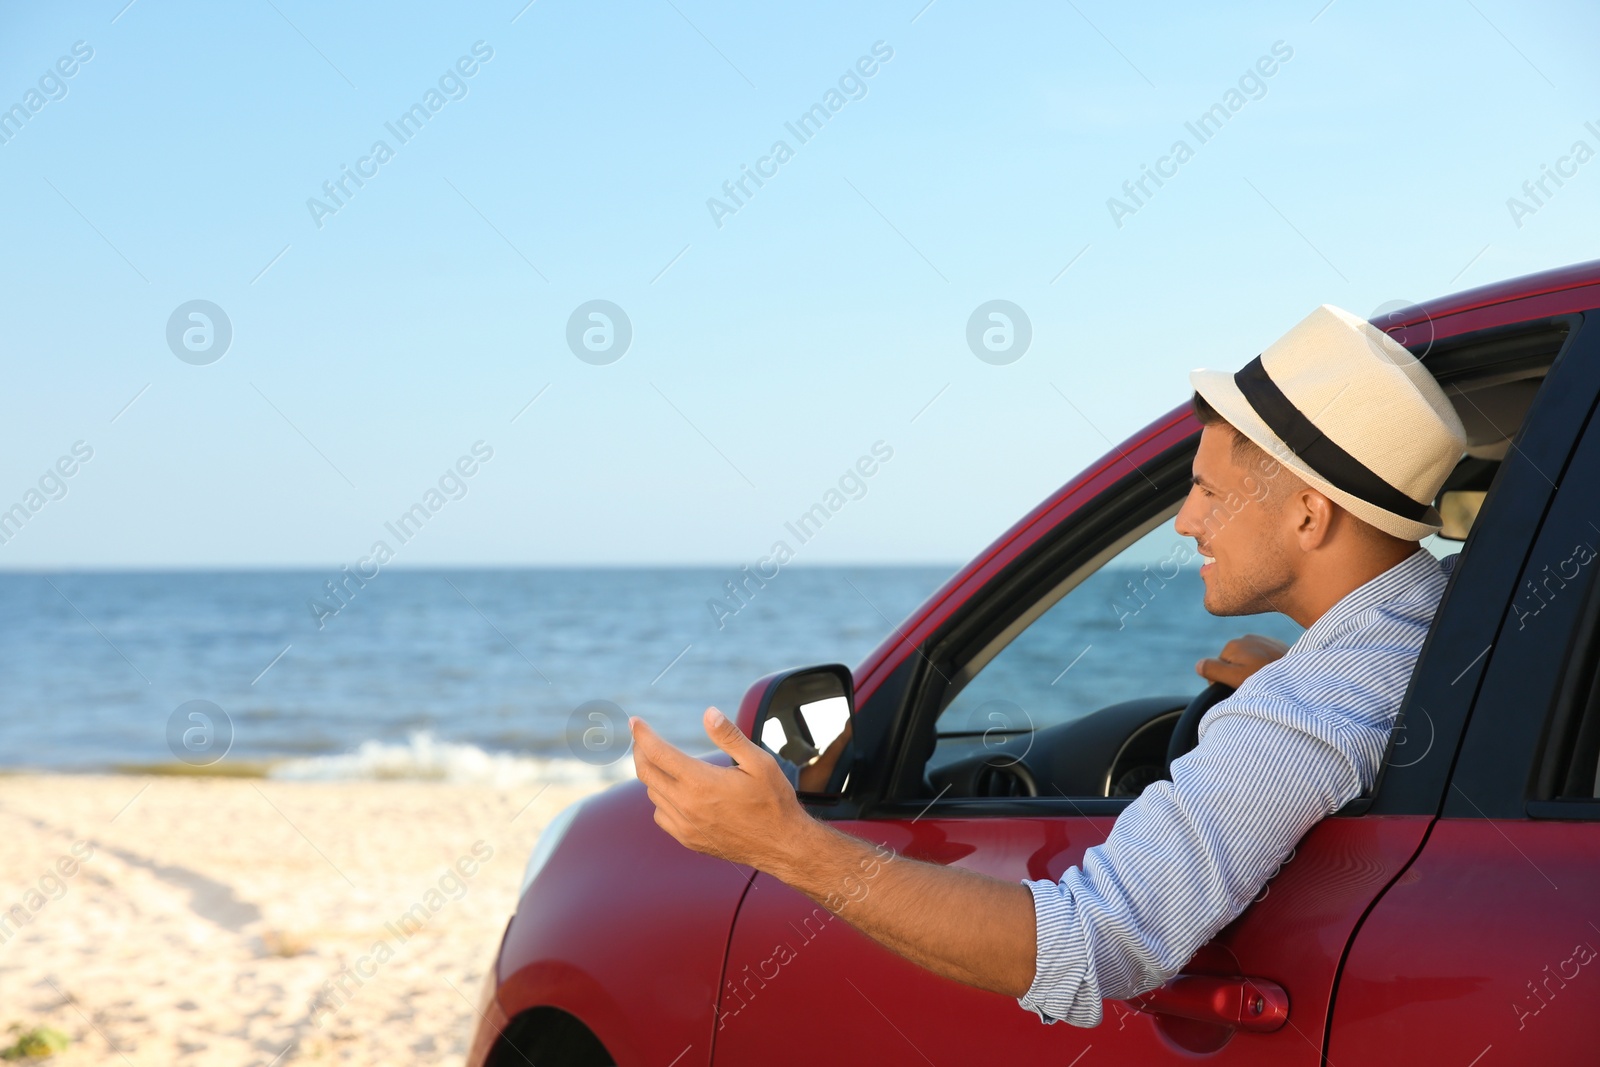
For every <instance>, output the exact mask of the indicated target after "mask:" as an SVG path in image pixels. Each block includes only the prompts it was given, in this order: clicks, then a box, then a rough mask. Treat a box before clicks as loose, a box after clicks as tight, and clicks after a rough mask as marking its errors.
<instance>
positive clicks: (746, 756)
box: [702, 708, 761, 763]
mask: <svg viewBox="0 0 1600 1067" xmlns="http://www.w3.org/2000/svg"><path fill="white" fill-rule="evenodd" d="M702 720H703V722H704V723H705V728H706V736H707V737H709V738H711V743H712V744H714V745H716V746H717V747H718V748H720V749H722V751H724V752H726V753H727V754H728V755H730V756H732V757H733V758H734V759H735V760H738V761H739V762H741V763H748V762H749V761H750V759H751V757H752V755H753V754H754V753H756V752H760V751H761V750H760V749H759V748H757V747H756V743H755V742H754V741H752V740H750V739H749V738H748V737H746V736H745V735H744V732H743V731H742V730H740V729H739V727H738V726H737V725H735V724H734V722H733V720H731V719H729V718H728V717H727V716H726V715H724V714H722V712H720V711H718V710H717V709H716V708H707V709H706V713H705V715H704V716H703V717H702Z"/></svg>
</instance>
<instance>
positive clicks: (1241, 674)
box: [1194, 659, 1245, 689]
mask: <svg viewBox="0 0 1600 1067" xmlns="http://www.w3.org/2000/svg"><path fill="white" fill-rule="evenodd" d="M1194 669H1195V673H1196V674H1198V675H1200V677H1202V678H1204V679H1205V680H1206V681H1208V682H1220V683H1222V684H1223V685H1229V686H1232V687H1233V688H1235V689H1237V688H1239V685H1240V683H1242V682H1243V681H1244V679H1245V670H1244V668H1243V667H1241V666H1239V665H1238V664H1237V663H1228V662H1227V661H1225V660H1220V659H1203V660H1201V661H1200V662H1199V663H1196V664H1195V665H1194Z"/></svg>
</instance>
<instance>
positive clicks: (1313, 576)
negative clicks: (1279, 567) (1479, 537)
mask: <svg viewBox="0 0 1600 1067" xmlns="http://www.w3.org/2000/svg"><path fill="white" fill-rule="evenodd" d="M1421 547H1422V546H1421V545H1420V544H1419V543H1418V542H1415V541H1401V542H1396V543H1391V544H1385V545H1381V546H1372V547H1371V548H1367V547H1365V546H1363V550H1362V551H1358V552H1351V553H1348V554H1347V555H1345V557H1344V558H1338V559H1317V558H1315V557H1313V559H1311V560H1310V561H1308V564H1309V565H1308V567H1307V571H1306V573H1305V574H1304V575H1303V576H1302V579H1301V581H1300V582H1298V583H1297V588H1296V590H1295V592H1296V593H1297V594H1300V595H1298V596H1296V597H1295V598H1294V601H1295V602H1294V603H1293V604H1292V605H1291V610H1290V611H1288V612H1286V613H1285V614H1287V615H1288V616H1289V617H1290V618H1291V619H1293V620H1294V621H1295V622H1297V623H1299V624H1300V625H1301V626H1303V627H1305V628H1306V629H1310V628H1311V625H1312V623H1314V622H1316V621H1317V620H1318V619H1320V618H1322V616H1324V615H1326V614H1327V613H1328V610H1329V609H1330V608H1332V607H1333V606H1334V605H1335V604H1337V603H1338V602H1339V601H1341V600H1343V599H1344V598H1345V597H1347V596H1349V595H1350V594H1351V593H1352V592H1354V591H1355V590H1357V589H1359V588H1361V587H1362V586H1363V585H1366V584H1367V583H1368V582H1370V581H1372V579H1374V578H1376V577H1377V576H1378V575H1380V574H1382V573H1383V572H1385V571H1387V570H1389V569H1391V568H1393V567H1395V566H1398V565H1399V564H1401V563H1403V562H1405V561H1406V560H1408V559H1410V558H1411V557H1412V556H1413V555H1414V554H1415V553H1416V552H1417V551H1418V550H1419V549H1420V548H1421Z"/></svg>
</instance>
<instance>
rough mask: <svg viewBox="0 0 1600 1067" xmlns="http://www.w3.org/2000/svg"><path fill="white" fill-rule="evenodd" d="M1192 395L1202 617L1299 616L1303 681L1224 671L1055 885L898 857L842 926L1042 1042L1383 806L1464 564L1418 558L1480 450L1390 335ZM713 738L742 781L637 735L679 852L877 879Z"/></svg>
mask: <svg viewBox="0 0 1600 1067" xmlns="http://www.w3.org/2000/svg"><path fill="white" fill-rule="evenodd" d="M1189 380H1190V383H1191V384H1192V385H1193V386H1194V389H1195V396H1194V400H1193V403H1194V406H1195V410H1196V414H1197V415H1198V416H1199V418H1200V421H1201V423H1202V425H1203V427H1204V428H1203V429H1202V431H1201V435H1200V445H1199V449H1198V451H1197V453H1196V455H1195V459H1194V465H1193V472H1192V473H1193V485H1192V487H1191V490H1190V493H1189V497H1188V499H1187V501H1186V502H1185V503H1184V506H1183V508H1182V510H1180V511H1179V513H1178V517H1177V520H1176V523H1175V528H1176V529H1177V531H1178V533H1180V534H1182V535H1184V536H1188V537H1193V538H1194V539H1195V540H1196V542H1197V546H1198V548H1199V552H1200V554H1201V556H1202V558H1203V561H1204V564H1203V566H1202V567H1201V568H1200V576H1201V578H1202V580H1203V581H1204V583H1205V606H1206V609H1207V610H1208V611H1210V612H1211V613H1212V614H1215V615H1249V614H1256V613H1259V612H1264V611H1278V612H1282V613H1283V614H1285V615H1287V616H1289V617H1290V618H1292V619H1294V621H1295V622H1297V623H1299V624H1300V625H1302V626H1304V627H1306V630H1305V633H1303V634H1302V635H1301V636H1300V638H1299V639H1298V640H1297V641H1296V642H1295V644H1294V646H1293V647H1291V648H1289V649H1288V650H1287V652H1286V653H1285V654H1283V655H1281V657H1280V656H1279V655H1278V652H1279V650H1278V649H1277V648H1274V647H1272V646H1271V644H1270V643H1268V642H1266V641H1265V639H1252V638H1246V639H1244V640H1243V641H1241V642H1237V643H1236V642H1230V643H1229V648H1228V649H1225V650H1224V653H1223V656H1222V657H1221V660H1222V661H1231V662H1218V661H1202V663H1201V664H1199V665H1197V669H1198V670H1199V671H1200V672H1201V673H1202V674H1206V675H1207V676H1208V677H1214V678H1223V680H1229V679H1237V682H1236V683H1235V684H1237V685H1238V688H1237V691H1236V692H1235V693H1234V694H1233V695H1231V696H1230V697H1228V698H1227V699H1225V700H1223V701H1221V702H1219V703H1218V704H1217V705H1216V706H1215V707H1213V708H1212V709H1211V710H1210V712H1208V713H1207V715H1206V716H1205V718H1204V719H1203V720H1202V721H1201V724H1200V742H1199V744H1198V745H1197V746H1196V747H1195V749H1194V750H1193V751H1191V752H1190V753H1189V754H1187V755H1185V756H1183V757H1182V758H1180V759H1178V760H1175V761H1174V762H1173V764H1172V780H1171V781H1170V782H1168V781H1158V782H1155V783H1152V784H1151V785H1150V786H1148V787H1147V788H1146V789H1145V790H1144V792H1143V793H1142V794H1140V796H1139V797H1138V799H1136V800H1135V801H1134V802H1133V803H1131V804H1130V805H1129V806H1128V807H1127V808H1126V809H1125V810H1124V811H1123V812H1122V814H1121V815H1120V816H1119V817H1118V818H1117V821H1116V824H1115V825H1114V827H1113V828H1112V831H1111V834H1110V835H1109V836H1108V837H1107V839H1106V841H1105V843H1104V844H1102V845H1099V846H1096V847H1094V848H1091V849H1089V850H1088V851H1087V852H1086V853H1085V854H1084V859H1083V864H1082V865H1081V866H1080V867H1073V868H1070V869H1069V870H1068V871H1067V872H1066V873H1065V874H1064V875H1062V877H1061V878H1060V879H1059V880H1058V881H1050V880H1048V879H1036V880H1023V881H1021V882H1020V883H1018V882H1006V881H1002V880H999V879H995V878H990V877H987V876H983V875H979V874H975V873H973V872H970V871H964V870H961V869H959V868H955V867H944V866H940V865H937V864H930V863H921V862H917V861H912V860H907V859H904V858H897V859H895V860H894V861H893V862H891V863H887V864H882V865H881V867H880V869H879V872H878V874H877V875H876V877H875V878H874V884H873V890H872V893H871V894H869V895H867V896H866V897H865V898H864V899H862V900H860V901H858V902H855V903H853V904H852V905H851V907H850V909H849V911H848V913H847V914H845V915H844V916H843V917H844V918H845V920H846V921H847V922H849V923H850V924H851V925H853V926H855V927H857V928H858V929H860V930H861V931H862V932H863V933H865V934H867V935H868V936H869V937H871V938H873V939H874V940H876V941H878V942H879V943H881V944H883V945H885V946H887V947H888V948H890V949H892V950H893V951H895V952H897V953H899V954H900V955H902V956H905V957H906V958H908V959H910V960H912V961H914V962H916V963H918V964H920V965H922V966H924V967H926V968H928V969H929V970H932V971H934V972H935V973H938V974H941V975H945V976H946V977H949V978H953V979H955V980H957V981H960V982H965V983H967V984H969V985H973V986H977V987H979V988H982V989H988V990H993V991H995V992H999V993H1004V994H1006V995H1008V996H1012V997H1016V998H1017V999H1018V1003H1019V1004H1020V1005H1022V1006H1023V1007H1024V1008H1027V1009H1029V1010H1032V1011H1035V1012H1037V1013H1038V1014H1039V1017H1040V1018H1041V1019H1043V1020H1045V1021H1046V1022H1054V1021H1056V1020H1060V1019H1065V1020H1066V1021H1068V1022H1069V1023H1072V1024H1074V1025H1078V1026H1095V1025H1098V1024H1099V1022H1100V1021H1101V1013H1102V1005H1101V1001H1102V998H1118V999H1125V998H1128V997H1133V996H1137V995H1139V994H1140V993H1143V992H1146V991H1148V990H1150V989H1153V988H1154V987H1156V986H1158V985H1160V984H1161V983H1162V982H1163V981H1165V980H1166V979H1167V978H1169V977H1171V976H1172V975H1174V974H1176V973H1177V972H1178V971H1179V970H1180V969H1181V968H1182V967H1183V965H1184V964H1185V963H1187V962H1188V960H1189V958H1190V957H1191V956H1192V955H1193V954H1194V952H1195V950H1196V949H1198V948H1200V947H1201V946H1202V945H1204V944H1205V943H1206V942H1207V941H1209V940H1210V939H1211V937H1212V936H1213V935H1214V934H1215V933H1216V932H1217V931H1218V930H1220V929H1221V928H1222V927H1224V926H1225V925H1227V924H1228V923H1229V922H1230V921H1231V920H1232V919H1233V918H1234V917H1235V916H1237V915H1238V914H1239V913H1240V912H1241V911H1243V910H1244V908H1245V907H1246V905H1247V904H1248V903H1249V902H1250V901H1251V900H1253V899H1254V898H1255V897H1256V896H1257V895H1258V894H1259V892H1260V890H1261V887H1262V886H1263V885H1265V883H1266V882H1267V880H1268V879H1269V878H1271V877H1272V874H1273V872H1275V871H1276V870H1277V868H1278V866H1279V865H1280V864H1281V863H1282V862H1283V861H1284V860H1285V859H1286V858H1287V857H1288V856H1289V854H1290V853H1291V852H1292V850H1293V848H1294V846H1295V844H1296V843H1297V842H1298V841H1299V839H1300V838H1301V837H1302V836H1303V835H1304V834H1305V832H1306V831H1307V830H1309V829H1310V828H1311V827H1312V826H1313V825H1315V824H1316V823H1317V822H1318V821H1319V820H1320V819H1322V818H1323V817H1325V816H1327V815H1329V814H1331V813H1332V812H1334V811H1336V810H1338V809H1339V808H1340V807H1342V806H1343V805H1344V804H1345V803H1346V802H1348V801H1349V800H1351V799H1353V798H1355V797H1357V796H1359V795H1361V794H1362V793H1363V792H1365V791H1368V790H1370V789H1371V788H1372V786H1373V783H1374V780H1375V779H1376V776H1377V772H1378V767H1379V763H1380V762H1381V760H1382V757H1383V752H1384V750H1385V748H1386V746H1387V743H1388V740H1389V734H1390V731H1391V729H1392V727H1393V725H1394V718H1395V714H1396V712H1397V711H1398V709H1399V705H1400V701H1401V698H1402V696H1403V695H1404V692H1405V688H1406V685H1407V682H1408V681H1409V679H1410V676H1411V671H1412V668H1413V667H1414V666H1415V662H1416V658H1417V654H1418V652H1419V651H1420V649H1421V646H1422V641H1423V638H1424V637H1425V636H1426V634H1427V631H1428V627H1429V624H1430V623H1431V621H1432V618H1433V613H1434V610H1435V608H1436V607H1437V605H1438V602H1439V598H1440V596H1441V595H1442V593H1443V590H1444V586H1445V582H1446V580H1447V576H1448V575H1449V573H1450V570H1451V568H1452V565H1453V564H1454V562H1455V559H1456V557H1455V556H1451V557H1449V558H1448V559H1446V560H1443V561H1436V560H1435V559H1434V558H1433V556H1432V555H1431V554H1429V553H1428V551H1427V550H1426V549H1423V548H1422V547H1421V546H1420V545H1419V544H1418V542H1419V541H1420V539H1421V538H1423V537H1425V536H1427V535H1428V534H1430V533H1435V532H1437V530H1438V529H1439V516H1438V513H1437V512H1436V511H1435V510H1434V508H1433V506H1432V501H1433V500H1434V498H1435V497H1436V496H1437V495H1438V493H1439V489H1440V487H1441V486H1442V485H1443V483H1444V480H1445V478H1446V477H1447V476H1448V475H1449V473H1450V472H1451V470H1452V469H1454V467H1455V464H1456V462H1457V461H1458V460H1459V459H1460V458H1461V454H1462V452H1463V450H1464V448H1465V444H1466V442H1465V433H1464V431H1463V429H1462V426H1461V422H1460V420H1459V418H1458V417H1457V416H1456V413H1455V411H1454V409H1453V408H1452V407H1451V405H1450V402H1449V400H1448V399H1447V398H1446V396H1445V395H1444V391H1443V390H1442V389H1441V388H1440V387H1439V385H1438V383H1437V382H1435V381H1434V379H1433V377H1432V376H1431V375H1430V374H1429V373H1428V372H1427V370H1425V369H1424V368H1423V367H1422V365H1421V364H1420V363H1419V362H1418V361H1417V360H1416V359H1415V358H1413V357H1412V356H1411V354H1410V353H1409V352H1407V351H1406V350H1405V349H1404V348H1402V347H1401V346H1400V345H1398V344H1397V343H1395V342H1394V341H1393V340H1392V339H1391V338H1389V337H1388V336H1387V335H1386V334H1384V333H1383V332H1382V331H1380V330H1378V329H1376V328H1375V327H1373V326H1371V325H1369V324H1368V323H1366V322H1365V321H1363V320H1361V319H1360V318H1358V317H1356V316H1354V315H1351V314H1349V313H1348V312H1345V311H1341V310H1339V309H1337V308H1333V307H1329V306H1327V305H1324V306H1322V307H1320V308H1318V309H1317V310H1316V311H1314V312H1312V313H1311V314H1310V315H1309V316H1307V318H1306V319H1304V320H1303V321H1302V322H1300V323H1299V324H1298V325H1296V326H1295V327H1294V328H1293V329H1292V330H1290V331H1289V333H1288V334H1286V335H1285V336H1284V337H1283V338H1281V339H1280V340H1279V341H1277V342H1276V343H1274V344H1273V345H1272V346H1271V347H1269V348H1268V349H1266V350H1265V351H1264V352H1263V353H1262V354H1261V355H1260V356H1259V357H1257V358H1256V359H1254V360H1251V361H1250V363H1249V364H1247V365H1246V366H1245V367H1244V368H1243V369H1241V370H1240V371H1238V372H1237V373H1236V374H1228V373H1226V372H1219V371H1208V370H1196V371H1193V372H1191V374H1190V376H1189ZM1261 481H1265V482H1266V490H1265V492H1263V491H1261V486H1260V485H1259V484H1258V483H1259V482H1261ZM1246 500H1248V501H1249V502H1250V504H1251V506H1244V502H1245V501H1246ZM1224 503H1226V504H1227V505H1228V506H1227V508H1226V509H1224V508H1223V506H1222V505H1223V504H1224ZM1224 676H1226V677H1224ZM705 727H706V732H707V734H709V735H710V737H711V739H712V741H714V742H715V743H716V744H717V746H718V747H719V748H721V749H722V750H723V751H724V752H727V753H728V754H729V755H731V756H732V757H733V758H734V759H735V760H736V761H737V765H736V766H733V767H714V766H711V765H710V764H707V763H704V762H702V761H700V760H696V759H693V758H691V757H689V756H686V755H684V754H683V753H682V752H679V751H678V750H677V749H675V748H673V747H672V746H671V745H668V744H667V743H666V742H664V741H663V740H661V738H660V737H659V736H658V735H656V734H655V733H654V731H652V730H651V729H650V728H649V727H648V726H647V725H645V724H644V722H642V721H641V720H639V719H634V720H633V735H634V740H635V742H636V744H635V749H634V762H635V765H636V767H637V768H638V773H639V778H640V779H641V780H642V781H643V782H644V783H645V785H646V786H647V787H648V790H649V795H650V798H651V800H652V801H653V802H654V803H655V805H656V814H655V819H656V822H657V824H658V825H660V826H661V827H663V828H664V829H665V830H667V832H668V833H670V834H672V836H674V837H675V838H677V839H678V840H679V841H680V842H682V843H683V844H685V845H687V846H688V847H690V848H693V849H696V850H698V851H701V852H707V853H711V854H714V855H720V856H723V857H726V858H727V859H730V860H733V861H736V862H739V863H747V864H750V865H751V866H754V867H756V868H758V869H760V870H762V871H765V872H766V873H768V874H770V875H772V876H773V877H775V878H778V879H780V880H782V881H784V882H786V883H788V884H789V885H791V886H793V887H795V888H796V889H798V890H799V891H800V892H802V893H804V894H806V895H807V896H809V897H811V899H813V900H815V901H817V902H818V903H822V904H824V905H825V904H826V901H827V900H828V899H829V898H830V895H831V894H833V893H834V891H835V890H836V889H837V887H838V886H839V885H841V884H845V880H846V879H847V878H849V877H850V876H852V875H854V874H855V873H856V872H857V871H859V870H862V869H867V867H868V866H869V865H870V864H871V863H873V862H874V860H875V859H876V858H877V855H878V854H877V853H876V852H875V851H874V850H873V848H872V846H871V845H868V844H866V843H865V842H863V841H861V840H860V839H858V838H855V837H851V836H849V835H846V834H843V833H840V832H838V831H836V830H834V829H832V828H831V827H829V826H828V825H827V824H825V823H822V822H819V821H817V820H815V819H812V818H811V817H810V816H809V815H808V814H807V813H806V811H805V810H804V808H802V807H801V806H800V804H799V802H798V801H797V799H796V797H795V793H794V789H793V787H792V786H791V784H790V780H789V779H788V778H786V777H785V775H784V773H783V772H782V770H780V768H779V766H778V764H777V763H776V761H774V759H773V758H772V757H771V756H770V755H769V754H768V753H767V752H766V751H765V750H763V749H762V748H760V747H759V746H757V745H755V744H754V743H753V742H751V741H750V740H749V739H747V738H745V737H744V736H743V735H742V734H741V733H740V732H739V731H738V729H737V728H736V727H734V726H733V725H732V724H731V723H729V722H728V720H727V719H725V718H724V717H723V716H722V714H721V713H720V712H718V711H717V710H716V709H715V708H710V709H707V711H706V715H705ZM833 899H837V897H834V898H833ZM974 917H981V921H974Z"/></svg>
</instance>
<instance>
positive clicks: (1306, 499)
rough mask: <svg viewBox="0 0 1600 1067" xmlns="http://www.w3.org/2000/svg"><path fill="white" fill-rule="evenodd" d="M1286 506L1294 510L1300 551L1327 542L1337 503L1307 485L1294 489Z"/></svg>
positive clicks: (1337, 508) (1308, 549) (1309, 549)
mask: <svg viewBox="0 0 1600 1067" xmlns="http://www.w3.org/2000/svg"><path fill="white" fill-rule="evenodd" d="M1287 506H1288V507H1290V508H1291V509H1292V510H1293V512H1294V517H1295V536H1297V537H1298V538H1299V539H1300V548H1301V550H1302V551H1306V552H1309V551H1311V550H1312V549H1314V548H1321V547H1322V546H1323V545H1324V544H1326V543H1327V540H1328V536H1329V534H1330V533H1331V532H1332V529H1333V523H1334V512H1335V511H1338V510H1339V505H1337V504H1335V503H1334V502H1333V501H1332V500H1330V499H1329V498H1328V496H1327V495H1326V494H1324V493H1323V492H1322V491H1321V490H1319V489H1314V488H1312V487H1311V486H1309V485H1308V486H1305V487H1304V488H1301V489H1298V490H1296V491H1295V492H1294V493H1293V494H1292V495H1291V496H1290V498H1289V504H1288V505H1287Z"/></svg>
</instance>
